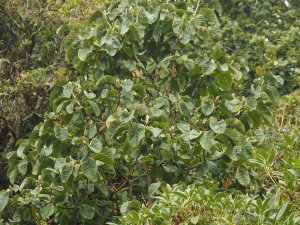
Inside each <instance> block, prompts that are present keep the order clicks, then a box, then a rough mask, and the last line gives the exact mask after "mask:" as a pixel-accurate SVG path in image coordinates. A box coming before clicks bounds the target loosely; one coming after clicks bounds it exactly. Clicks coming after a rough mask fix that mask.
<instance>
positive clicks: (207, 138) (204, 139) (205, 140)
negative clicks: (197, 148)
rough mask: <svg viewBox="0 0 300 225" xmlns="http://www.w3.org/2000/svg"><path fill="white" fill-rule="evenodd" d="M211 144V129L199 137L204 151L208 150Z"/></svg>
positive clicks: (212, 138) (212, 139)
mask: <svg viewBox="0 0 300 225" xmlns="http://www.w3.org/2000/svg"><path fill="white" fill-rule="evenodd" d="M213 144H214V134H213V133H212V132H211V131H205V132H204V134H203V135H202V136H201V138H200V145H201V147H202V148H203V149H204V150H206V151H210V149H211V147H212V146H213Z"/></svg>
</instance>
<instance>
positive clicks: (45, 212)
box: [40, 203, 54, 220]
mask: <svg viewBox="0 0 300 225" xmlns="http://www.w3.org/2000/svg"><path fill="white" fill-rule="evenodd" d="M40 214H41V217H42V219H44V220H46V219H48V218H49V217H50V216H52V215H53V214H54V205H53V203H49V204H47V205H46V206H44V207H42V208H41V209H40Z"/></svg>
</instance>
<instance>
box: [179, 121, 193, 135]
mask: <svg viewBox="0 0 300 225" xmlns="http://www.w3.org/2000/svg"><path fill="white" fill-rule="evenodd" d="M177 128H178V129H179V130H180V131H181V132H182V133H188V132H190V130H191V126H190V124H188V123H178V124H177Z"/></svg>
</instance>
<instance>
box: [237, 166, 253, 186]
mask: <svg viewBox="0 0 300 225" xmlns="http://www.w3.org/2000/svg"><path fill="white" fill-rule="evenodd" d="M235 177H236V179H237V180H238V182H239V183H240V184H241V185H243V186H248V185H249V184H250V181H251V180H250V176H249V173H248V171H245V170H242V169H238V170H237V171H236V174H235Z"/></svg>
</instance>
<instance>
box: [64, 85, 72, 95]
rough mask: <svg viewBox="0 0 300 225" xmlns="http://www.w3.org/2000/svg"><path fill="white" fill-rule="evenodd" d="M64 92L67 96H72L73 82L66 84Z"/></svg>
mask: <svg viewBox="0 0 300 225" xmlns="http://www.w3.org/2000/svg"><path fill="white" fill-rule="evenodd" d="M63 93H64V96H65V97H67V98H70V97H71V96H72V93H73V84H72V83H68V84H66V85H65V86H64V89H63Z"/></svg>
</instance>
